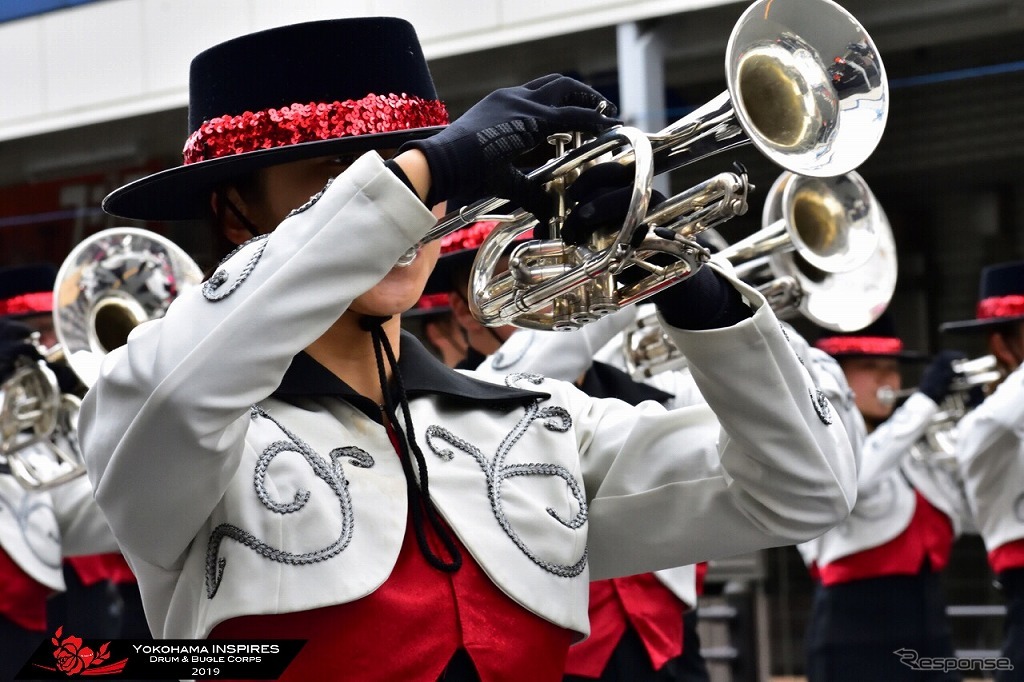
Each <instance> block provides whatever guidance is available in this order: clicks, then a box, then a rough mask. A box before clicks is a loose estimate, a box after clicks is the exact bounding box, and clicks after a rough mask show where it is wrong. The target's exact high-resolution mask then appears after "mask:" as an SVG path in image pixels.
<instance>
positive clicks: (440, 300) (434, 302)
mask: <svg viewBox="0 0 1024 682" xmlns="http://www.w3.org/2000/svg"><path fill="white" fill-rule="evenodd" d="M450 305H451V301H450V300H449V297H448V294H447V293H444V292H442V293H439V294H423V295H422V296H420V300H419V301H417V303H416V306H415V308H413V310H433V309H434V308H447V307H448V306H450Z"/></svg>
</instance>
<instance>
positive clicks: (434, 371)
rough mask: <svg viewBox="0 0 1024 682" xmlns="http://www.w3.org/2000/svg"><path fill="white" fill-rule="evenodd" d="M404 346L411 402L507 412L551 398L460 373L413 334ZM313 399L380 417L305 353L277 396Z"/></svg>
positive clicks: (401, 361) (402, 364)
mask: <svg viewBox="0 0 1024 682" xmlns="http://www.w3.org/2000/svg"><path fill="white" fill-rule="evenodd" d="M400 343H401V347H400V353H399V358H398V371H399V372H401V374H402V382H403V383H404V385H405V393H406V395H407V396H408V397H409V398H410V399H412V398H416V397H419V396H427V395H439V396H444V397H446V398H449V399H451V400H453V401H457V402H466V403H472V404H474V405H489V406H491V407H493V408H495V409H507V408H508V407H509V406H511V404H522V403H524V402H533V401H535V400H538V399H545V398H548V397H550V396H549V394H547V393H543V392H540V391H527V390H523V389H519V388H510V387H508V386H503V385H500V384H492V383H489V382H486V381H481V380H479V379H474V378H473V377H471V376H468V375H466V374H462V373H460V372H456V371H455V370H453V369H450V368H448V367H447V366H445V365H444V363H442V362H441V361H440V360H438V359H437V358H436V357H434V355H432V354H431V353H430V351H428V350H427V349H426V348H424V347H423V345H422V344H421V343H420V342H419V340H417V339H416V337H415V336H413V335H412V334H410V333H409V332H406V331H403V332H402V339H401V342H400ZM392 389H394V387H392ZM313 396H335V397H337V398H341V399H343V400H345V401H347V402H350V403H352V404H353V405H356V406H358V407H360V408H361V409H363V411H365V412H366V413H367V414H372V415H375V416H376V415H377V414H379V410H378V408H377V406H376V405H374V404H373V403H372V401H370V400H369V399H368V398H366V397H364V396H361V395H359V394H358V393H356V392H355V390H353V389H352V388H351V387H350V386H349V385H348V384H346V383H345V382H344V381H342V380H341V379H339V378H338V377H337V376H335V375H334V374H333V373H331V372H330V371H329V370H327V369H326V368H325V367H324V366H323V365H321V364H320V363H318V362H317V361H316V360H314V359H313V358H312V357H310V356H309V355H308V354H306V353H305V352H302V353H299V354H298V355H296V356H295V358H294V359H293V360H292V364H291V367H289V368H288V371H287V372H285V375H284V378H283V379H282V380H281V384H280V386H278V388H277V390H276V391H274V397H277V398H281V399H283V400H289V399H294V398H299V397H313ZM367 408H368V409H367Z"/></svg>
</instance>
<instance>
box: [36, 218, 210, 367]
mask: <svg viewBox="0 0 1024 682" xmlns="http://www.w3.org/2000/svg"><path fill="white" fill-rule="evenodd" d="M202 279H203V273H202V270H201V269H200V268H199V266H198V265H197V264H196V263H195V262H194V261H193V260H192V259H191V258H190V257H189V256H188V254H187V253H186V252H185V251H184V250H183V249H182V248H181V247H179V246H178V245H177V244H175V243H174V242H172V241H170V240H169V239H167V238H165V237H162V236H160V235H158V234H156V233H154V232H150V231H148V230H142V229H138V228H131V227H116V228H111V229H109V230H103V231H102V232H98V233H96V234H94V235H92V236H91V237H89V238H87V239H86V240H84V241H83V242H81V243H80V244H78V245H77V246H76V247H75V248H74V249H73V250H72V251H71V253H70V254H68V257H67V258H66V259H65V260H64V263H63V264H62V265H61V268H60V270H59V271H58V272H57V280H56V284H55V286H54V292H53V294H54V301H53V318H54V331H55V332H56V335H57V339H58V341H59V342H60V344H61V347H62V349H63V352H64V357H65V360H66V362H67V363H68V364H69V365H70V366H71V369H72V370H73V371H74V372H75V374H77V375H78V377H79V379H80V380H81V381H82V383H83V384H85V385H86V386H91V385H92V384H93V383H94V381H95V378H96V373H97V371H98V366H99V361H100V360H101V359H102V357H103V356H104V355H106V354H107V353H109V352H110V351H112V350H114V349H115V348H118V347H119V346H122V345H124V343H125V342H126V341H127V340H128V335H129V334H130V333H131V331H132V330H133V329H135V327H137V326H138V325H140V324H142V323H144V322H147V321H148V320H153V319H157V318H159V317H162V316H163V314H164V313H165V312H166V311H167V307H168V306H169V305H170V304H171V302H172V301H173V300H174V299H175V298H177V296H178V295H179V294H180V292H181V291H182V290H184V289H185V288H187V287H191V286H195V285H198V284H199V283H200V282H202Z"/></svg>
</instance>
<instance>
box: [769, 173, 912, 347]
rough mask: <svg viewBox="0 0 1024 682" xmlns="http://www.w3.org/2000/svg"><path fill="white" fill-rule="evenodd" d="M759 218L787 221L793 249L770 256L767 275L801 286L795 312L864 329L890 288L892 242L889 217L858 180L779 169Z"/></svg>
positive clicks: (846, 328) (830, 324)
mask: <svg viewBox="0 0 1024 682" xmlns="http://www.w3.org/2000/svg"><path fill="white" fill-rule="evenodd" d="M769 196H770V200H769V201H768V202H766V204H765V209H764V215H763V220H764V221H765V222H769V223H770V222H771V221H775V220H778V219H780V218H781V219H783V220H786V221H787V222H789V221H791V222H792V225H793V228H792V234H791V236H792V239H793V242H794V245H795V246H796V248H795V249H794V250H789V251H781V250H780V251H776V252H774V253H772V254H771V255H770V256H769V264H770V267H771V270H772V272H774V273H776V274H777V276H780V277H790V278H792V279H794V280H796V281H797V282H798V283H799V288H800V290H801V292H802V295H801V300H800V302H799V304H798V305H799V312H800V313H801V314H802V315H803V316H804V317H806V318H807V319H809V320H810V321H812V322H814V323H815V324H817V325H819V326H821V327H824V328H826V329H831V330H832V331H840V332H850V331H856V330H857V329H862V328H864V327H866V326H868V325H869V324H871V323H872V322H874V321H875V320H876V319H878V317H879V315H881V314H882V313H883V312H884V311H885V309H886V308H887V307H888V305H889V301H890V300H891V299H892V295H893V293H894V292H895V290H896V279H897V275H898V264H897V257H896V243H895V240H894V238H893V234H892V228H891V227H890V224H889V220H888V218H887V217H886V215H885V211H884V210H883V209H882V206H881V204H880V203H879V202H878V200H877V199H876V198H875V196H874V194H873V193H872V192H871V189H870V188H869V187H868V186H867V183H865V182H864V180H863V178H861V177H860V175H859V174H857V173H855V172H850V173H847V174H846V175H844V176H840V177H837V178H805V177H802V176H797V175H793V174H792V173H783V174H782V175H781V176H779V178H778V179H777V180H776V181H775V184H774V185H773V187H772V189H771V190H770V192H769Z"/></svg>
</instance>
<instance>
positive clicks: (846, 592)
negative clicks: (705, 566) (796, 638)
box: [802, 314, 962, 682]
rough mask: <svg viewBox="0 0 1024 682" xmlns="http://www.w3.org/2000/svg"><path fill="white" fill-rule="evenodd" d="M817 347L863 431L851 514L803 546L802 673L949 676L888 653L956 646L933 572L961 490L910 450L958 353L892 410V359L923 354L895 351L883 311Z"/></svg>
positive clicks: (899, 347) (936, 651)
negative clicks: (806, 617)
mask: <svg viewBox="0 0 1024 682" xmlns="http://www.w3.org/2000/svg"><path fill="white" fill-rule="evenodd" d="M815 346H816V348H818V349H819V350H822V351H824V352H826V353H828V354H830V355H831V356H832V357H834V358H835V359H836V360H837V361H838V363H839V366H840V367H841V368H842V371H843V373H844V375H845V377H846V380H847V382H848V385H849V388H850V389H851V390H852V396H851V399H852V400H853V401H854V403H855V405H856V407H857V410H858V411H859V412H860V414H861V416H862V417H863V424H865V425H866V426H865V428H866V434H865V436H864V438H863V439H862V441H863V442H862V446H861V448H862V451H861V453H860V457H859V460H858V461H859V466H858V486H857V503H856V505H855V506H854V510H853V513H852V514H851V515H850V517H849V518H848V519H847V520H846V521H845V522H843V523H842V524H840V525H839V526H837V527H836V528H835V529H833V530H830V531H829V532H827V533H825V534H824V535H823V536H822V537H820V538H817V539H816V540H814V541H812V542H811V543H809V547H805V548H804V549H803V551H802V554H803V556H804V559H805V561H810V562H812V563H811V569H812V574H814V576H815V577H816V578H817V580H818V586H817V589H816V591H815V595H814V603H813V610H812V614H811V619H810V622H809V623H808V628H807V633H808V637H807V648H808V651H807V659H808V660H807V676H808V679H809V680H811V681H814V682H817V681H821V682H825V681H828V682H833V681H836V680H840V681H841V680H868V679H879V680H881V679H885V680H904V679H905V680H922V679H935V680H947V679H959V675H958V674H956V673H953V674H949V673H944V672H937V673H934V674H929V673H926V672H920V671H917V670H914V669H912V668H911V667H910V666H908V665H905V664H904V663H903V661H902V657H901V656H900V655H898V654H896V653H894V652H896V651H898V650H902V651H913V652H915V653H916V654H917V655H919V656H920V657H952V656H954V652H953V646H952V640H951V635H950V628H949V623H948V619H947V617H946V612H945V605H946V602H945V598H944V596H943V594H942V590H941V585H940V583H939V572H940V571H941V570H942V569H943V568H944V567H945V566H946V564H947V563H948V560H949V553H950V550H951V549H952V544H953V539H954V537H955V536H956V535H957V534H958V533H959V532H960V528H961V514H962V506H961V505H960V504H959V491H958V489H957V486H956V483H955V480H954V479H953V478H952V477H951V476H950V475H949V472H947V471H946V470H944V469H941V468H940V467H938V466H936V465H935V464H934V463H932V462H929V461H927V458H925V459H923V460H922V459H918V458H915V457H912V455H911V449H912V448H913V447H914V446H915V445H917V444H919V443H920V441H921V440H922V438H923V436H924V435H925V432H926V429H927V428H928V427H929V425H930V424H931V417H932V416H933V415H935V414H936V413H937V412H938V410H939V404H940V403H941V402H942V401H943V400H944V398H945V397H946V395H947V393H948V391H949V387H950V383H951V381H952V379H953V369H952V365H951V362H952V360H953V359H954V358H956V357H959V355H960V354H958V353H951V352H945V353H940V354H939V355H938V356H937V357H936V358H935V359H934V360H933V361H932V362H931V364H930V365H929V366H928V367H927V369H926V370H925V371H924V373H923V376H922V378H921V383H920V387H919V388H918V390H917V391H916V392H915V393H914V394H913V395H911V396H910V397H909V398H908V399H907V400H906V402H905V403H904V404H903V405H901V406H900V407H899V408H897V409H896V410H895V411H894V410H893V403H892V402H891V401H886V400H885V399H883V398H880V397H879V396H880V395H882V396H884V395H885V390H886V389H887V390H890V391H899V390H900V388H901V374H900V372H901V363H905V362H915V361H920V360H922V359H923V356H921V355H920V354H918V353H914V352H911V351H906V350H904V348H903V342H902V341H901V339H900V338H899V337H898V336H897V335H896V332H895V326H894V324H893V321H892V318H891V317H890V316H889V315H888V314H883V315H882V316H881V317H880V318H879V319H878V320H877V321H876V322H874V323H873V324H871V325H869V326H868V327H866V328H864V329H862V330H860V331H856V332H851V333H832V332H826V333H824V334H823V335H822V336H821V337H820V338H819V339H818V340H817V341H816V342H815ZM880 389H882V393H881V394H880ZM855 440H861V439H855Z"/></svg>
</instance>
